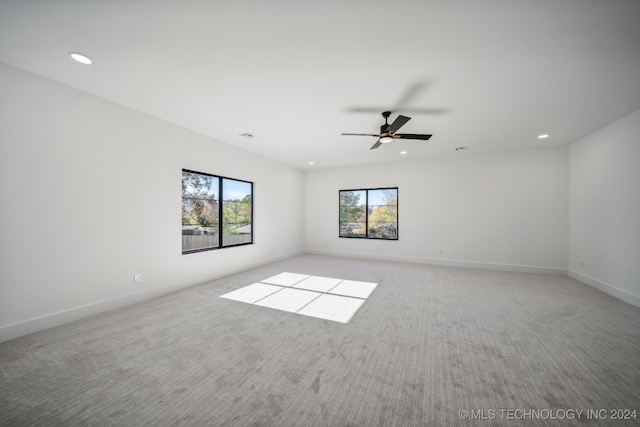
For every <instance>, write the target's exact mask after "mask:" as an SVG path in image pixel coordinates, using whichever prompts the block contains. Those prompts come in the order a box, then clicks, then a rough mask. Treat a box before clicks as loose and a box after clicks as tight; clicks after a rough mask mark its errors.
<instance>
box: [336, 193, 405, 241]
mask: <svg viewBox="0 0 640 427" xmlns="http://www.w3.org/2000/svg"><path fill="white" fill-rule="evenodd" d="M339 223H340V232H339V236H340V237H357V238H358V237H359V238H368V239H383V240H397V239H398V188H397V187H395V188H378V189H362V190H340V216H339Z"/></svg>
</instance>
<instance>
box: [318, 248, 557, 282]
mask: <svg viewBox="0 0 640 427" xmlns="http://www.w3.org/2000/svg"><path fill="white" fill-rule="evenodd" d="M306 253H308V254H316V255H329V256H340V257H349V258H363V259H375V260H382V261H385V260H386V261H400V262H413V263H418V264H433V265H445V266H448V267H466V268H482V269H485V270H502V271H516V272H520V273H538V274H555V275H561V276H565V275H566V274H567V270H566V269H565V268H557V267H538V266H531V265H517V264H500V263H491V262H479V261H461V260H456V259H442V258H420V257H407V256H397V255H376V254H368V253H358V252H355V253H354V252H340V251H327V250H320V249H308V250H307V251H306Z"/></svg>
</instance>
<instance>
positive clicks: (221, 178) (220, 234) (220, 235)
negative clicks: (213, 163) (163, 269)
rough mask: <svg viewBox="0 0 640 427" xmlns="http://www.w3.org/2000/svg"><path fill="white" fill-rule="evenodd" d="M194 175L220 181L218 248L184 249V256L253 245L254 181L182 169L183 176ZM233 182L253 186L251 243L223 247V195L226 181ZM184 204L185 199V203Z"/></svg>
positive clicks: (218, 191) (218, 189) (218, 190)
mask: <svg viewBox="0 0 640 427" xmlns="http://www.w3.org/2000/svg"><path fill="white" fill-rule="evenodd" d="M185 172H187V173H194V174H198V175H205V176H210V177H213V178H216V179H217V180H218V188H217V194H218V224H217V228H218V246H213V247H207V248H199V249H189V250H186V251H185V250H184V249H182V255H189V254H195V253H199V252H207V251H215V250H218V249H226V248H235V247H238V246H246V245H253V243H254V242H253V211H254V197H253V191H254V183H253V182H252V181H247V180H244V179H237V178H230V177H228V176H222V175H215V174H212V173H207V172H200V171H196V170H193V169H184V168H183V169H182V173H181V176H183V175H184V173H185ZM225 179H227V180H231V181H238V182H243V183H246V184H249V185H250V186H251V218H250V220H251V240H250V241H249V242H242V243H235V244H231V245H223V241H224V227H223V225H224V213H223V211H224V193H223V182H224V180H225ZM182 203H184V199H183V202H182Z"/></svg>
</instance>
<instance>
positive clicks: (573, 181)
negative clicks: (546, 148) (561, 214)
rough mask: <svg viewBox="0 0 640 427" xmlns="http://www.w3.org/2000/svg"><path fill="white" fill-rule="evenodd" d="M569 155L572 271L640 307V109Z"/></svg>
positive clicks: (578, 144) (574, 146) (582, 142)
mask: <svg viewBox="0 0 640 427" xmlns="http://www.w3.org/2000/svg"><path fill="white" fill-rule="evenodd" d="M569 158H570V165H571V169H570V170H571V173H570V224H571V227H570V245H569V247H570V257H569V275H570V276H572V277H574V278H576V279H578V280H581V281H583V282H585V283H587V284H590V285H592V286H594V287H596V288H598V289H600V290H602V291H604V292H607V293H609V294H611V295H614V296H616V297H618V298H620V299H622V300H624V301H627V302H629V303H631V304H634V305H636V306H639V307H640V110H638V111H636V112H634V113H632V114H630V115H628V116H627V117H624V118H622V119H620V120H618V121H617V122H615V123H613V124H611V125H609V126H607V127H605V128H603V129H601V130H600V131H598V132H595V133H593V134H591V135H589V136H587V137H586V138H584V139H582V140H580V141H577V142H575V143H573V144H572V145H571V146H570V150H569ZM581 262H582V265H581Z"/></svg>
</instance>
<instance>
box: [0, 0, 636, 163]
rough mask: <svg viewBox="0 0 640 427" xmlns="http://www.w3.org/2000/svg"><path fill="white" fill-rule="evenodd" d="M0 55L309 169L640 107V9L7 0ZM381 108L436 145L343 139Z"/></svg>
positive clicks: (474, 143) (603, 4)
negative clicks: (81, 59)
mask: <svg viewBox="0 0 640 427" xmlns="http://www.w3.org/2000/svg"><path fill="white" fill-rule="evenodd" d="M70 51H76V52H81V53H84V54H86V55H87V56H89V57H91V58H92V59H93V61H94V63H93V64H92V65H90V66H84V65H80V64H78V63H75V62H74V61H72V60H71V59H70V58H69V56H68V55H67V53H68V52H70ZM0 61H2V62H5V63H7V64H10V65H13V66H15V67H18V68H22V69H24V70H27V71H30V72H33V73H36V74H39V75H42V76H45V77H48V78H50V79H52V80H55V81H58V82H61V83H64V84H66V85H69V86H71V87H74V88H77V89H80V90H83V91H85V92H88V93H91V94H94V95H97V96H99V97H102V98H105V99H108V100H111V101H113V102H116V103H119V104H122V105H125V106H127V107H130V108H132V109H135V110H138V111H142V112H144V113H147V114H150V115H152V116H155V117H158V118H161V119H163V120H166V121H168V122H171V123H175V124H177V125H180V126H183V127H185V128H188V129H192V130H194V131H197V132H200V133H202V134H205V135H209V136H211V137H213V138H215V139H217V140H221V141H224V142H227V143H229V144H233V145H236V146H239V147H242V148H244V149H247V150H250V151H253V152H256V153H259V154H261V155H264V156H266V157H269V158H272V159H276V160H279V161H281V162H284V163H287V164H289V165H292V166H294V167H297V168H300V169H303V170H307V169H312V168H327V167H336V166H345V165H354V164H364V163H377V162H391V161H407V160H416V159H424V158H430V157H441V156H453V155H470V154H478V153H487V152H495V151H502V150H515V149H528V148H535V147H540V146H553V145H566V144H569V143H571V142H573V141H575V140H576V139H579V138H581V137H583V136H585V135H587V134H589V133H591V132H593V131H595V130H597V129H599V128H601V127H603V126H605V125H607V124H609V123H611V122H613V121H614V120H616V119H618V118H620V117H622V116H624V115H626V114H628V113H630V112H632V111H635V110H636V109H638V108H640V1H635V0H601V1H597V0H591V1H590V0H554V1H546V0H531V1H529V0H508V1H505V0H502V1H500V0H495V1H486V0H469V1H457V0H449V1H444V0H440V1H437V0H431V1H428V0H427V1H417V0H416V1H405V2H402V1H353V0H351V1H311V0H307V1H265V0H262V1H246V0H236V1H163V0H155V1H151V0H130V1H125V0H119V1H115V0H104V1H97V0H93V1H91V0H83V1H56V0H47V1H41V2H37V1H25V0H21V1H6V0H0ZM363 109H364V110H366V109H373V110H374V111H375V112H373V111H372V112H362V111H359V110H363ZM386 109H395V110H397V113H401V114H404V115H407V116H410V117H412V120H411V121H409V123H407V124H406V125H405V126H404V127H403V128H402V132H406V133H431V134H433V135H434V136H433V138H431V140H430V141H428V142H421V141H394V142H393V143H392V144H389V145H384V146H382V147H380V148H379V149H378V150H373V151H370V150H369V147H370V146H371V145H372V144H373V143H374V142H375V138H371V137H357V136H351V137H347V136H341V135H340V133H341V132H357V133H360V132H361V133H375V132H376V131H377V130H378V129H379V126H380V125H381V124H382V123H383V119H382V117H381V116H380V113H381V112H382V111H383V110H386ZM425 110H427V111H425ZM429 110H435V111H431V113H428V111H429ZM397 113H396V114H397ZM396 114H394V115H392V117H391V118H392V119H393V118H394V117H395V115H396ZM243 132H250V133H252V134H254V135H255V137H254V138H252V139H246V138H243V137H241V136H239V134H241V133H243ZM540 133H549V134H550V135H551V136H550V137H549V138H548V139H546V140H538V139H537V135H538V134H540ZM459 146H467V147H469V149H468V150H466V151H459V152H456V151H455V148H456V147H459ZM401 150H406V151H408V154H406V155H404V156H401V155H400V154H399V152H400V151H401ZM309 161H314V162H315V163H316V164H315V165H314V166H310V165H309V164H308V162H309Z"/></svg>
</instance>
